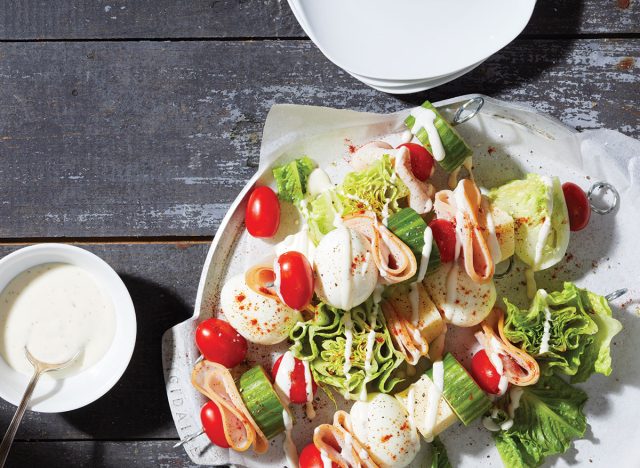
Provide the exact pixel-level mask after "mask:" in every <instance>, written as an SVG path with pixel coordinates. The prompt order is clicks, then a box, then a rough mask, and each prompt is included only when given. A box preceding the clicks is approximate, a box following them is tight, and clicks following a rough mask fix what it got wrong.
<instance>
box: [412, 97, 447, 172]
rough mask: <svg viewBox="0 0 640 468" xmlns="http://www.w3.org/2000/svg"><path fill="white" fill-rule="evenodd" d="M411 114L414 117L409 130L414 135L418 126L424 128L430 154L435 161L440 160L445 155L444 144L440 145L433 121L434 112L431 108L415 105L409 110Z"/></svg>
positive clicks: (418, 128)
mask: <svg viewBox="0 0 640 468" xmlns="http://www.w3.org/2000/svg"><path fill="white" fill-rule="evenodd" d="M411 115H412V116H413V117H414V118H415V122H414V124H413V127H411V131H412V132H413V134H414V135H415V134H416V133H418V131H419V130H420V128H424V130H425V132H427V136H428V137H429V144H430V145H431V154H433V158H434V159H435V160H436V161H442V160H443V159H444V157H445V156H446V154H445V151H444V146H442V140H441V139H440V135H439V134H438V129H437V128H436V126H435V124H434V122H435V120H436V114H435V112H433V111H432V110H431V109H425V108H424V107H416V108H415V109H413V110H412V111H411Z"/></svg>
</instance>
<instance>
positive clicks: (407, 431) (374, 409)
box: [350, 393, 420, 468]
mask: <svg viewBox="0 0 640 468" xmlns="http://www.w3.org/2000/svg"><path fill="white" fill-rule="evenodd" d="M350 414H351V423H352V424H353V432H354V436H355V437H356V439H358V441H359V442H360V443H361V444H362V445H363V446H364V447H365V448H366V449H367V451H368V452H369V455H371V458H373V460H374V461H375V462H376V463H377V464H378V465H379V466H380V467H381V468H385V467H397V468H401V467H403V466H407V465H409V464H410V463H411V462H412V461H413V459H414V458H415V457H416V455H417V454H418V452H419V451H420V437H419V436H418V433H417V432H416V429H415V428H414V427H413V426H412V425H411V423H410V421H409V415H408V414H407V412H406V410H405V409H404V407H403V406H402V404H400V402H399V401H398V400H396V399H395V398H394V397H392V396H390V395H385V394H384V393H378V394H376V395H375V396H372V397H370V399H369V401H357V402H356V403H355V404H354V405H353V407H352V408H351V412H350Z"/></svg>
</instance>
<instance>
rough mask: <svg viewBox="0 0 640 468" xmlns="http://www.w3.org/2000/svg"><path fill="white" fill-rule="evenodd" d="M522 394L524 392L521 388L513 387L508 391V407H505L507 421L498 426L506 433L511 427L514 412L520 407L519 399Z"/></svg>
mask: <svg viewBox="0 0 640 468" xmlns="http://www.w3.org/2000/svg"><path fill="white" fill-rule="evenodd" d="M523 393H524V390H523V389H522V387H516V386H513V387H511V390H509V406H508V407H507V413H508V414H509V419H508V420H506V421H504V422H503V423H502V424H501V425H500V429H502V430H504V431H506V430H508V429H510V428H511V427H512V426H513V418H514V417H515V414H516V410H517V409H518V408H519V407H520V398H521V397H522V394H523Z"/></svg>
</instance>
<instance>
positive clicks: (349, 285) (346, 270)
mask: <svg viewBox="0 0 640 468" xmlns="http://www.w3.org/2000/svg"><path fill="white" fill-rule="evenodd" d="M338 229H340V231H341V233H342V236H343V241H342V245H343V250H342V252H344V254H343V255H344V258H342V259H341V260H342V261H343V262H344V265H343V267H342V290H341V293H342V305H343V307H345V308H349V307H348V305H349V304H351V296H352V289H353V275H352V274H351V264H352V263H353V253H352V252H351V231H350V230H349V229H348V228H346V227H345V226H344V225H343V226H341V227H339V228H338Z"/></svg>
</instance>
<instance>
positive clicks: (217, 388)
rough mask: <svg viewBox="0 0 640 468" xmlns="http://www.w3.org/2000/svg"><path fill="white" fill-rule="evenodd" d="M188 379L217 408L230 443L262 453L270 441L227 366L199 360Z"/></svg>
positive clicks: (242, 449)
mask: <svg viewBox="0 0 640 468" xmlns="http://www.w3.org/2000/svg"><path fill="white" fill-rule="evenodd" d="M191 383H192V384H193V386H194V387H195V388H196V389H197V390H198V391H199V392H200V393H202V394H203V395H204V396H206V397H207V398H209V399H210V400H211V401H212V402H213V403H214V404H215V405H216V406H217V407H218V410H220V415H221V416H222V427H223V428H224V436H225V439H227V443H228V444H229V447H230V448H232V449H233V450H236V451H238V452H244V451H246V450H248V449H249V447H251V446H252V445H253V451H254V452H256V453H264V452H266V451H267V450H268V449H269V441H268V440H267V438H266V437H265V435H264V434H263V433H262V431H261V430H260V428H259V427H258V425H257V424H256V422H255V421H254V420H253V418H252V417H251V414H249V411H248V410H247V408H246V406H245V405H244V403H243V401H242V397H241V396H240V393H239V392H238V389H237V388H236V384H235V382H234V381H233V377H232V376H231V373H230V372H229V370H228V369H227V368H226V367H224V366H223V365H221V364H217V363H214V362H210V361H206V360H204V361H200V362H199V363H197V364H196V366H195V367H194V369H193V372H192V373H191Z"/></svg>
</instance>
